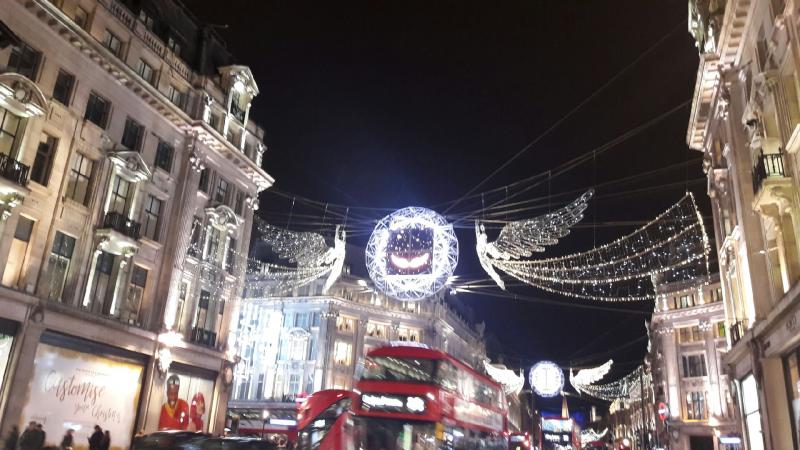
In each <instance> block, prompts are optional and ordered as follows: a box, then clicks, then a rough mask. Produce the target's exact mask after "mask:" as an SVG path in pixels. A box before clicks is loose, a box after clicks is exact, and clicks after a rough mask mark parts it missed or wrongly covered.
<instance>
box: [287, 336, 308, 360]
mask: <svg viewBox="0 0 800 450" xmlns="http://www.w3.org/2000/svg"><path fill="white" fill-rule="evenodd" d="M306 342H308V339H306V338H297V337H292V336H290V337H289V359H290V360H292V361H304V360H305V359H306V356H307V355H308V351H307V346H306Z"/></svg>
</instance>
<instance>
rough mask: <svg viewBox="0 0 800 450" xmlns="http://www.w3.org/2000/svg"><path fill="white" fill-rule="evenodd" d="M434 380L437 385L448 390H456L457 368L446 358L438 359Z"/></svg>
mask: <svg viewBox="0 0 800 450" xmlns="http://www.w3.org/2000/svg"><path fill="white" fill-rule="evenodd" d="M436 382H437V383H438V384H439V386H441V387H443V388H445V389H447V390H450V391H456V390H458V370H456V368H455V367H453V364H451V363H450V361H447V360H440V361H439V367H438V369H437V370H436Z"/></svg>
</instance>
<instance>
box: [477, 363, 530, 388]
mask: <svg viewBox="0 0 800 450" xmlns="http://www.w3.org/2000/svg"><path fill="white" fill-rule="evenodd" d="M483 367H484V368H485V369H486V373H487V374H488V375H489V377H490V378H491V379H493V380H494V381H496V382H498V383H500V386H501V387H502V388H503V393H505V394H506V395H517V394H519V393H520V391H522V388H523V386H525V377H523V376H522V372H520V373H519V374H517V373H514V371H513V370H511V369H507V368H505V366H503V367H497V366H495V365H492V364H490V363H489V362H488V361H484V362H483Z"/></svg>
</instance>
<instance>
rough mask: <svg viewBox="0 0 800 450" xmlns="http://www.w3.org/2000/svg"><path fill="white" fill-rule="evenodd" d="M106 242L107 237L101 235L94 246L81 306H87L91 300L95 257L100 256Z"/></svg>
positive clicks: (95, 263) (95, 264) (95, 266)
mask: <svg viewBox="0 0 800 450" xmlns="http://www.w3.org/2000/svg"><path fill="white" fill-rule="evenodd" d="M107 243H108V237H105V236H104V237H102V238H100V239H98V241H97V245H96V246H95V250H94V252H92V259H91V262H90V264H89V276H88V277H86V290H85V291H84V293H83V307H84V308H89V307H90V303H91V302H92V298H91V296H92V281H94V276H95V271H96V269H97V258H98V257H99V256H100V253H102V252H103V250H104V249H105V247H106V244H107Z"/></svg>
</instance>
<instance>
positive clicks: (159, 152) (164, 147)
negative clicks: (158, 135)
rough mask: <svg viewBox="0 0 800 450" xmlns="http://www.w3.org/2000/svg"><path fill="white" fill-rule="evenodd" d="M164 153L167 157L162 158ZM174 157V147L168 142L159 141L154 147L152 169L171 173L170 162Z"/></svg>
mask: <svg viewBox="0 0 800 450" xmlns="http://www.w3.org/2000/svg"><path fill="white" fill-rule="evenodd" d="M164 152H166V154H167V156H166V157H164ZM174 155H175V147H173V146H172V145H171V144H170V143H169V142H167V141H165V140H162V139H159V140H158V145H157V146H156V155H155V157H154V158H153V167H155V168H158V169H161V170H163V171H164V172H167V173H172V162H173V158H174Z"/></svg>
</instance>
